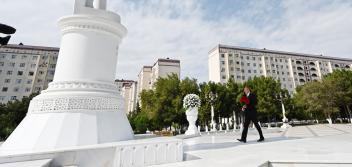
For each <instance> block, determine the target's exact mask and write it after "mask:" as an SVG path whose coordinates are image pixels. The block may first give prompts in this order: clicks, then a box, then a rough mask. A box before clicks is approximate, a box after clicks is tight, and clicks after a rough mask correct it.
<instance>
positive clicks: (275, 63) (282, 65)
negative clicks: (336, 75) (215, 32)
mask: <svg viewBox="0 0 352 167" xmlns="http://www.w3.org/2000/svg"><path fill="white" fill-rule="evenodd" d="M208 65H209V80H210V81H214V82H220V83H225V82H227V81H228V80H229V79H230V78H232V79H234V80H235V81H237V82H244V81H247V80H249V79H251V78H253V77H254V76H265V77H273V78H275V79H277V80H279V81H280V83H281V86H282V88H286V89H287V90H288V91H289V92H290V93H291V94H292V93H293V92H294V91H295V88H296V87H297V86H299V85H303V84H304V83H306V82H309V81H314V80H321V79H322V77H323V76H324V75H326V74H328V73H331V72H332V71H333V70H334V69H351V68H352V59H346V58H337V57H327V56H323V55H313V54H304V53H293V52H285V51H275V50H268V49H265V48H264V49H253V48H245V47H237V46H227V45H218V46H216V47H215V48H213V49H212V50H210V51H209V57H208Z"/></svg>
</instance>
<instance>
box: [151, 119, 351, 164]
mask: <svg viewBox="0 0 352 167" xmlns="http://www.w3.org/2000/svg"><path fill="white" fill-rule="evenodd" d="M263 131H264V136H265V137H266V139H265V142H263V143H257V142H256V140H257V139H258V134H257V131H256V130H255V129H252V130H250V131H249V134H248V139H247V140H248V141H247V143H240V142H238V141H237V140H236V139H237V138H240V132H230V133H229V132H228V133H216V134H203V135H202V136H200V137H195V138H189V139H185V140H184V145H185V146H184V151H185V154H184V160H185V161H183V162H179V163H174V164H165V165H156V166H155V167H164V166H165V167H181V166H182V167H186V166H200V167H226V166H229V167H230V166H231V167H233V166H240V167H244V166H251V167H254V166H263V167H264V166H273V167H277V166H280V167H284V166H290V167H303V166H304V167H306V166H307V167H310V166H312V167H313V166H314V167H318V166H319V167H320V166H321V167H325V166H326V167H327V166H329V167H331V166H342V167H344V166H352V125H351V124H334V125H331V126H330V125H326V124H320V125H310V126H297V127H292V128H289V129H288V130H286V131H279V130H278V129H264V130H263ZM268 161H269V162H271V164H270V165H268V163H266V162H268Z"/></svg>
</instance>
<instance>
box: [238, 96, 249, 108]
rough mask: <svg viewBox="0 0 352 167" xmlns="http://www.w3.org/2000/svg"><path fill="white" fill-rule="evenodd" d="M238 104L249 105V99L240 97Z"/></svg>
mask: <svg viewBox="0 0 352 167" xmlns="http://www.w3.org/2000/svg"><path fill="white" fill-rule="evenodd" d="M240 103H241V104H242V105H243V106H244V105H247V104H249V99H248V98H247V96H242V97H241V99H240Z"/></svg>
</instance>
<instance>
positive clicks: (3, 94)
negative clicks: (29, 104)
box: [0, 44, 59, 103]
mask: <svg viewBox="0 0 352 167" xmlns="http://www.w3.org/2000/svg"><path fill="white" fill-rule="evenodd" d="M58 53H59V48H54V47H42V46H29V45H23V44H19V45H3V46H0V103H7V102H8V101H10V100H16V99H17V100H20V99H22V98H23V97H24V96H29V95H30V94H32V93H35V92H40V91H41V90H43V89H46V88H47V87H48V83H49V82H52V80H53V78H54V73H55V66H56V61H57V58H58Z"/></svg>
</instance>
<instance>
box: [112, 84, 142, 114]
mask: <svg viewBox="0 0 352 167" xmlns="http://www.w3.org/2000/svg"><path fill="white" fill-rule="evenodd" d="M115 84H116V85H117V87H118V91H119V92H118V93H119V94H120V95H121V96H122V97H123V98H124V102H125V103H124V108H125V112H126V113H130V112H132V111H134V110H135V109H136V106H137V99H136V98H137V82H136V81H133V80H123V79H121V80H120V79H117V80H115Z"/></svg>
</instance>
